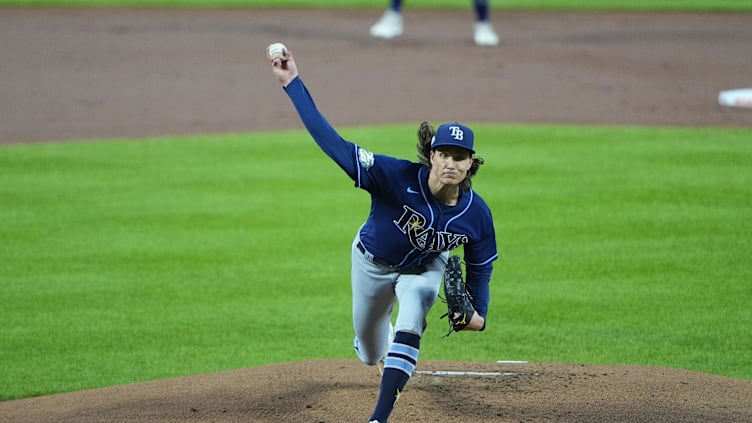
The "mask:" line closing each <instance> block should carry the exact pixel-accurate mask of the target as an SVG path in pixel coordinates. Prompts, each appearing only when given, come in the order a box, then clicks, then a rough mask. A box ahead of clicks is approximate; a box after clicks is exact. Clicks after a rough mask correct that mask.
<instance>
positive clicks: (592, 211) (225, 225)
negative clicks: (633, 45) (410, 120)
mask: <svg viewBox="0 0 752 423" xmlns="http://www.w3.org/2000/svg"><path fill="white" fill-rule="evenodd" d="M474 128H475V130H476V134H477V135H478V138H479V143H478V144H479V147H480V151H479V154H480V155H481V156H482V157H484V158H485V159H486V165H485V166H484V167H483V168H482V169H481V171H480V172H479V174H478V176H477V177H476V180H475V183H474V185H475V188H476V189H477V190H478V191H479V192H480V193H481V194H482V195H483V196H484V198H485V199H486V200H487V202H488V203H489V205H490V206H491V208H492V210H493V211H494V218H495V221H496V225H497V232H498V241H499V245H500V252H501V259H500V261H498V262H497V268H496V271H495V273H494V277H493V282H492V300H491V309H490V313H489V322H490V323H489V327H488V330H487V331H486V332H485V333H483V334H463V333H460V334H454V335H452V336H451V337H450V338H448V339H441V336H442V335H443V334H444V332H445V329H446V326H445V323H444V322H443V321H441V320H439V315H440V313H441V310H440V308H439V307H437V308H434V310H432V312H431V315H430V316H429V324H430V325H429V329H428V332H427V334H426V336H425V339H424V341H423V345H424V348H423V349H422V350H421V358H422V359H440V360H465V361H490V360H500V359H512V360H528V361H531V362H565V363H613V364H639V365H661V366H669V367H676V368H684V369H692V370H697V371H702V372H709V373H715V374H720V375H726V376H731V377H736V378H744V379H752V356H750V354H749V351H752V337H750V336H749V328H750V327H752V311H750V310H751V309H750V307H749V304H750V303H752V285H750V280H752V266H750V263H749V257H750V252H752V245H751V244H752V241H751V240H752V219H750V217H751V216H752V213H751V212H752V188H751V187H752V168H750V166H749V163H751V162H752V143H750V139H752V137H751V136H750V135H752V133H751V132H750V131H749V130H747V129H669V128H626V129H625V128H607V127H603V128H599V127H593V128H583V127H569V126H532V127H526V126H492V125H475V126H474ZM414 129H415V128H414V125H406V126H405V125H398V126H396V127H388V128H386V127H375V128H374V127H371V128H347V129H343V130H342V133H343V134H344V135H345V136H346V137H347V138H350V139H354V140H357V141H358V142H360V143H361V144H362V145H364V146H366V147H368V148H370V149H372V150H374V151H376V152H381V153H386V154H391V155H395V156H399V157H404V158H410V159H412V158H414V157H415V152H414V142H413V140H412V138H411V137H412V135H411V134H413V133H414ZM390 139H396V140H400V141H395V142H390V141H386V140H390ZM0 204H2V207H0V241H1V242H0V257H2V261H1V262H0V296H2V298H3V308H2V313H0V328H1V329H0V345H1V346H2V347H0V399H10V398H20V397H27V396H33V395H42V394H48V393H53V392H64V391H72V390H79V389H85V388H93V387H98V386H111V385H116V384H123V383H129V382H137V381H146V380H154V379H160V378H166V377H172V376H180V375H188V374H198V373H205V372H211V371H218V370H224V369H233V368H242V367H249V366H256V365H261V364H265V363H272V362H284V361H293V360H304V359H312V358H354V356H353V354H352V352H351V347H350V343H351V340H352V329H351V323H350V322H351V317H350V291H349V243H350V241H351V239H352V236H353V235H354V231H355V230H356V228H357V227H358V225H359V224H360V223H362V221H363V219H364V218H365V215H366V213H367V211H368V196H367V195H366V194H365V193H364V192H362V191H360V190H357V189H354V188H352V183H351V181H350V180H349V179H347V177H346V176H345V175H344V173H342V172H341V171H340V170H339V169H338V168H337V167H336V166H335V165H334V164H333V163H331V162H330V161H329V159H328V158H326V157H325V156H324V155H323V153H321V152H320V151H319V150H318V149H317V147H316V146H315V145H314V143H313V142H312V141H311V140H310V139H309V137H308V135H307V134H306V133H303V132H297V131H296V132H285V133H261V134H238V135H223V136H220V135H217V136H203V137H186V138H160V139H148V140H119V141H118V140H109V141H91V142H79V143H59V144H58V143H49V144H36V145H14V146H4V147H2V148H0ZM450 347H451V348H450Z"/></svg>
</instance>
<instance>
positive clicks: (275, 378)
mask: <svg viewBox="0 0 752 423" xmlns="http://www.w3.org/2000/svg"><path fill="white" fill-rule="evenodd" d="M378 384H379V375H378V372H377V370H376V368H375V367H369V366H366V365H364V364H362V363H360V362H359V361H357V360H319V361H305V362H296V363H283V364H274V365H268V366H261V367H255V368H250V369H242V370H234V371H226V372H219V373H212V374H205V375H198V376H189V377H182V378H176V379H168V380H163V381H155V382H146V383H137V384H131V385H123V386H114V387H108V388H102V389H95V390H87V391H80V392H71V393H65V394H58V395H50V396H45V397H38V398H27V399H22V400H16V401H9V402H4V403H0V416H2V417H0V421H12V422H30V423H31V422H34V423H42V422H76V423H87V422H126V421H127V422H144V423H146V422H150V423H152V422H153V423H164V422H268V423H280V422H291V423H292V422H296V423H297V422H311V423H323V422H326V423H335V422H361V421H365V419H367V418H368V415H369V414H370V412H371V411H372V407H373V405H374V404H375V401H376V396H377V395H378ZM392 420H393V421H395V422H413V423H436V422H453V421H465V422H541V421H543V422H545V421H555V422H577V423H583V422H597V423H603V422H640V423H644V422H684V423H686V422H698V423H699V422H703V423H707V422H736V423H738V422H747V421H752V382H750V381H744V380H738V379H731V378H726V377H721V376H714V375H708V374H703V373H697V372H690V371H683V370H675V369H667V368H660V367H638V366H593V365H554V364H497V363H457V362H440V361H424V362H422V363H420V364H419V366H418V368H417V369H416V373H415V374H414V376H413V378H412V379H411V381H410V382H409V384H408V386H407V387H406V389H405V392H404V393H403V395H402V397H401V398H400V402H399V403H398V404H397V407H396V408H395V411H394V413H393V414H392Z"/></svg>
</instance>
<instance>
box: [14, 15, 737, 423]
mask: <svg viewBox="0 0 752 423" xmlns="http://www.w3.org/2000/svg"><path fill="white" fill-rule="evenodd" d="M379 13H380V11H367V10H361V11H347V10H334V11H259V10H230V11H228V10H217V11H195V10H182V11H180V10H178V11H175V10H169V11H167V10H160V11H151V10H150V11H139V10H87V9H69V10H52V9H34V10H26V9H12V8H11V9H0V40H2V48H0V143H23V142H40V141H65V140H73V139H89V138H109V137H144V136H162V135H180V134H197V133H219V132H241V131H260V130H278V129H299V128H300V127H301V125H300V123H299V121H298V120H297V117H296V116H295V114H294V112H293V111H292V109H291V107H290V105H289V102H288V101H287V99H286V98H285V96H284V95H283V94H282V93H281V91H280V88H279V85H278V84H277V82H276V81H275V80H274V78H273V76H272V74H271V72H270V70H269V66H268V64H267V63H266V61H265V59H264V55H263V51H264V47H265V46H266V45H267V44H269V43H271V42H274V41H281V42H284V43H286V44H287V45H288V46H290V48H291V49H292V50H293V51H294V52H295V54H296V58H297V60H298V62H299V65H300V67H301V69H300V70H301V74H302V76H303V78H304V79H305V80H306V82H307V84H308V85H309V87H310V88H311V90H312V91H313V94H314V97H315V98H316V100H317V102H318V104H319V106H320V107H321V108H322V110H324V112H325V114H326V115H327V117H328V118H329V120H330V121H331V122H332V123H333V124H334V125H335V126H346V125H368V124H385V123H394V122H409V123H416V124H417V122H419V121H420V120H424V119H427V120H430V121H432V122H440V121H447V120H461V121H465V122H520V123H573V124H627V125H671V126H674V125H678V126H736V127H744V128H749V127H752V110H747V109H729V108H724V107H721V106H719V105H718V104H717V95H718V91H719V90H722V89H728V88H741V87H752V72H750V69H752V55H751V54H750V50H749V46H750V45H752V25H750V24H749V23H750V21H751V20H752V16H751V15H749V14H746V15H742V14H736V15H732V14H637V13H619V14H617V13H526V12H507V13H503V12H500V11H499V12H496V13H495V14H494V16H493V19H494V22H495V24H496V27H497V29H498V30H499V32H500V34H501V36H502V39H503V44H502V45H501V46H500V47H498V48H495V49H480V48H476V47H474V46H472V44H471V42H470V25H471V22H470V12H469V10H468V11H466V12H462V11H412V10H409V9H408V10H407V11H406V20H407V29H406V31H407V32H406V34H405V36H404V37H403V38H402V39H400V40H397V41H393V42H380V41H376V40H372V39H370V38H369V37H368V36H367V28H368V26H369V25H370V24H371V23H372V21H373V20H374V19H375V18H376V17H377V16H378V15H379ZM343 324H344V323H343ZM479 336H482V335H479ZM418 369H419V370H420V371H429V370H455V371H471V372H498V373H500V374H499V375H497V376H493V377H491V376H487V377H437V376H431V375H426V374H416V375H415V377H414V378H413V380H411V382H410V384H409V385H408V387H407V390H406V392H405V394H404V396H403V398H402V399H401V400H400V403H399V404H398V406H397V409H396V411H395V413H394V414H393V419H392V421H394V422H414V423H422V422H449V421H467V422H492V421H493V422H747V421H752V381H744V380H736V379H731V378H725V377H720V376H715V375H707V374H702V373H696V372H689V371H682V370H674V369H665V368H656V367H637V366H629V367H624V366H600V365H556V364H524V365H499V364H496V363H454V362H421V363H420V364H419V367H418ZM377 392H378V377H377V374H376V371H375V369H373V368H369V367H366V366H364V365H361V364H359V363H358V362H356V361H355V360H324V361H313V362H301V363H284V364H275V365H270V366H263V367H257V368H249V369H240V370H235V371H228V372H220V373H214V374H207V375H199V376H189V377H183V378H176V379H170V380H164V381H155V382H146V383H138V384H133V385H125V386H116V387H110V388H103V389H95V390H88V391H80V392H72V393H64V394H58V395H50V396H45V397H39V398H28V399H23V400H16V401H6V402H0V422H235V421H243V422H275V423H276V422H312V423H313V422H326V423H331V422H359V421H365V419H366V418H367V417H368V414H369V413H370V411H371V407H372V406H373V403H374V401H375V398H376V395H377Z"/></svg>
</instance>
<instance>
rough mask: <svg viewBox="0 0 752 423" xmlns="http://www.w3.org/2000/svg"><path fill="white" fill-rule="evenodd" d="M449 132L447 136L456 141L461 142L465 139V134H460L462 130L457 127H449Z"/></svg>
mask: <svg viewBox="0 0 752 423" xmlns="http://www.w3.org/2000/svg"><path fill="white" fill-rule="evenodd" d="M449 130H450V132H449V136H450V137H452V138H454V139H456V140H457V141H462V140H463V139H464V138H465V133H464V132H462V128H460V127H459V126H450V127H449Z"/></svg>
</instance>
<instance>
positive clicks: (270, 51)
mask: <svg viewBox="0 0 752 423" xmlns="http://www.w3.org/2000/svg"><path fill="white" fill-rule="evenodd" d="M286 48H287V47H285V45H284V44H282V43H274V44H270V45H269V47H267V48H266V54H267V55H269V58H270V59H271V58H274V57H282V52H283V51H285V49H286Z"/></svg>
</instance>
